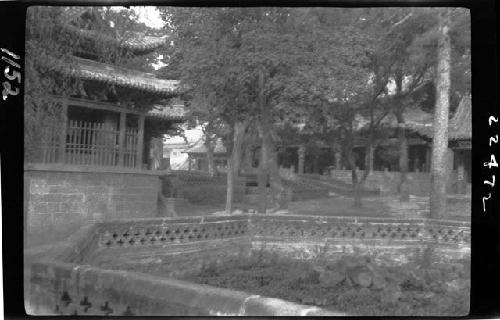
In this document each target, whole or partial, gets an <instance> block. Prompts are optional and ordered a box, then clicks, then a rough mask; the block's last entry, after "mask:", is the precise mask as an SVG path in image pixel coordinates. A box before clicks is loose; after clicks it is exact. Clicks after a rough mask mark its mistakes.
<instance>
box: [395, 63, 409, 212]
mask: <svg viewBox="0 0 500 320" xmlns="http://www.w3.org/2000/svg"><path fill="white" fill-rule="evenodd" d="M402 91H403V72H402V70H401V68H400V69H398V70H397V72H396V103H397V104H398V106H397V108H398V109H397V110H396V112H395V115H396V119H397V121H398V140H399V177H400V179H399V185H398V192H399V201H401V202H408V201H410V189H409V186H408V139H407V137H406V128H405V126H404V124H405V120H404V117H403V112H404V106H403V105H402V101H401V94H402Z"/></svg>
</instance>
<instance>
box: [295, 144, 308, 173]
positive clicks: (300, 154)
mask: <svg viewBox="0 0 500 320" xmlns="http://www.w3.org/2000/svg"><path fill="white" fill-rule="evenodd" d="M297 156H298V160H299V161H298V168H297V173H298V174H304V162H305V158H306V147H305V146H304V145H302V144H301V145H300V146H299V148H298V150H297Z"/></svg>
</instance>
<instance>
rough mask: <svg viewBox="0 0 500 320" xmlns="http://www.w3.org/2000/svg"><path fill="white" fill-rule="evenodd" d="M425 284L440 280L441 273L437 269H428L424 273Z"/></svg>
mask: <svg viewBox="0 0 500 320" xmlns="http://www.w3.org/2000/svg"><path fill="white" fill-rule="evenodd" d="M425 278H426V280H427V282H435V281H440V280H441V271H439V269H428V270H427V271H426V272H425Z"/></svg>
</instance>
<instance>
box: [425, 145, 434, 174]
mask: <svg viewBox="0 0 500 320" xmlns="http://www.w3.org/2000/svg"><path fill="white" fill-rule="evenodd" d="M431 154H432V151H431V148H429V147H428V146H427V147H426V148H425V169H424V170H425V172H430V171H431Z"/></svg>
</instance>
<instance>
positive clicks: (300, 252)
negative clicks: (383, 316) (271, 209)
mask: <svg viewBox="0 0 500 320" xmlns="http://www.w3.org/2000/svg"><path fill="white" fill-rule="evenodd" d="M250 233H251V236H252V248H253V249H254V250H266V251H276V252H279V253H280V254H281V255H286V256H289V257H292V258H296V259H316V258H320V257H321V258H326V259H328V260H335V259H337V258H339V257H342V256H343V255H345V254H354V255H365V254H367V255H371V256H372V257H375V259H378V260H380V261H391V263H393V264H402V263H407V262H410V261H412V260H419V259H421V258H423V254H424V252H425V251H426V249H427V248H428V246H429V245H432V246H433V247H434V251H433V252H434V256H433V261H435V262H444V263H446V262H449V261H452V260H460V259H464V258H470V223H468V222H461V221H446V220H431V219H400V218H371V217H370V218H368V217H310V216H309V217H308V216H289V215H287V216H261V215H259V216H254V217H253V218H252V219H251V225H250Z"/></svg>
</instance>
